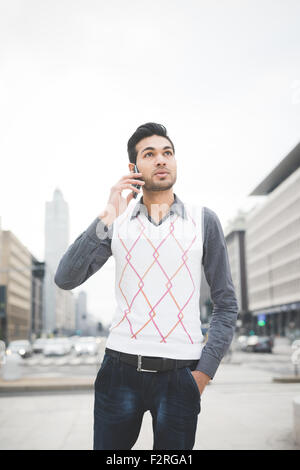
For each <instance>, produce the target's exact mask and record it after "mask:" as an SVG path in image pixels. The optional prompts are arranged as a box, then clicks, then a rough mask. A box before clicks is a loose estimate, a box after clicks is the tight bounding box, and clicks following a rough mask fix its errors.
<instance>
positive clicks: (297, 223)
mask: <svg viewBox="0 0 300 470" xmlns="http://www.w3.org/2000/svg"><path fill="white" fill-rule="evenodd" d="M250 196H265V200H264V201H263V202H262V203H260V204H259V205H258V206H257V207H255V208H254V209H252V210H251V211H250V212H249V214H248V215H247V217H246V260H247V284H248V302H249V304H248V306H249V310H250V311H251V314H252V329H253V330H254V331H255V332H258V333H261V334H274V335H284V336H289V337H291V338H293V337H300V144H298V145H297V146H296V147H295V148H294V149H293V150H291V152H289V154H288V155H287V156H286V157H285V158H284V159H283V160H282V161H281V162H280V163H279V164H278V165H277V166H276V167H275V168H274V169H273V170H272V171H271V172H270V173H269V174H268V175H267V176H266V177H265V178H264V179H263V180H262V181H261V182H260V183H259V184H258V186H257V187H256V188H255V189H254V190H253V191H252V192H251V194H250Z"/></svg>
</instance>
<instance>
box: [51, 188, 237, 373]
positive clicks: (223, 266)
mask: <svg viewBox="0 0 300 470" xmlns="http://www.w3.org/2000/svg"><path fill="white" fill-rule="evenodd" d="M140 212H144V214H145V215H146V216H147V217H148V219H149V221H150V222H151V223H153V224H154V225H160V224H162V223H163V222H164V220H166V218H167V217H169V216H170V214H172V213H177V214H178V215H180V216H181V217H183V218H186V217H187V214H186V210H185V206H184V203H183V202H182V201H181V200H180V199H179V197H178V196H177V195H176V194H175V193H174V201H173V203H172V204H171V206H170V209H169V211H168V213H167V214H166V215H165V216H164V217H163V218H162V219H161V220H160V221H159V224H156V223H155V222H154V221H153V220H152V218H151V216H150V215H149V214H148V211H147V207H146V206H145V204H144V203H143V198H142V197H141V198H140V200H139V201H137V203H136V205H135V207H134V209H133V212H132V215H131V219H130V220H132V219H133V218H134V217H136V216H137V215H138V214H139V213H140ZM202 217H203V223H202V240H203V255H202V265H203V268H204V273H205V278H206V280H207V282H208V284H209V286H210V294H211V300H212V303H213V312H212V316H211V320H210V326H209V333H208V340H207V342H206V344H205V346H204V348H203V350H202V353H201V357H200V359H199V362H198V364H197V367H196V370H200V371H202V372H204V373H205V374H207V375H208V376H210V377H211V378H213V377H214V375H215V373H216V370H217V368H218V366H219V364H220V362H221V360H222V358H223V357H224V355H225V353H226V351H227V349H228V348H229V346H230V343H231V341H232V339H233V334H234V331H235V325H236V320H237V314H238V303H237V298H236V294H235V289H234V286H233V282H232V277H231V270H230V264H229V258H228V252H227V246H226V241H225V238H224V234H223V230H222V226H221V223H220V220H219V218H218V216H217V214H216V213H215V212H214V211H213V210H211V209H209V208H208V207H205V206H204V207H203V211H202ZM99 227H100V229H101V232H102V234H103V233H104V232H106V233H107V236H106V237H105V238H103V237H101V238H99V234H97V230H98V229H99ZM112 228H113V224H112V225H111V226H110V227H107V226H106V225H105V224H104V223H103V222H102V220H101V219H100V218H99V217H96V219H95V220H94V221H93V222H92V223H91V225H90V226H89V227H88V228H87V229H86V230H85V231H84V232H82V233H81V234H80V235H79V236H78V237H77V238H76V240H75V241H74V242H73V243H72V245H70V247H69V248H68V250H67V251H66V253H65V254H64V255H63V257H62V259H61V260H60V263H59V265H58V268H57V271H56V274H55V278H54V281H55V283H56V284H57V285H58V287H60V288H61V289H66V290H71V289H74V288H75V287H78V286H79V285H81V284H83V283H84V282H85V281H86V280H87V279H88V278H89V277H90V276H92V275H93V274H94V273H96V272H97V271H98V270H99V269H100V268H101V267H102V266H103V265H104V264H105V262H106V261H107V260H108V258H109V257H110V256H111V255H112V250H111V236H110V234H111V233H112Z"/></svg>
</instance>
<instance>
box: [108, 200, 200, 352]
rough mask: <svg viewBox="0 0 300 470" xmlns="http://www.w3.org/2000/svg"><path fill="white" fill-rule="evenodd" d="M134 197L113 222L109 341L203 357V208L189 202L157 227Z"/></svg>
mask: <svg viewBox="0 0 300 470" xmlns="http://www.w3.org/2000/svg"><path fill="white" fill-rule="evenodd" d="M135 204H136V200H132V201H131V203H130V204H129V205H128V207H127V209H126V210H125V212H124V213H123V214H121V215H120V216H119V217H117V218H116V219H115V221H114V224H113V234H112V239H111V249H112V255H113V257H114V258H115V297H116V303H117V305H116V309H115V312H114V316H113V320H112V324H111V326H110V328H109V336H108V339H107V342H106V346H107V347H108V348H111V349H115V350H117V351H122V352H126V353H129V354H140V355H143V356H159V357H168V358H173V359H199V358H200V356H201V351H202V347H203V335H202V331H201V321H200V303H199V302H200V283H201V263H202V252H203V240H202V223H203V222H202V207H199V206H194V205H189V204H184V207H185V211H186V214H187V219H184V218H183V217H181V216H180V215H179V214H177V213H174V214H170V215H169V216H168V217H167V218H166V219H165V220H164V221H163V222H162V223H161V224H160V225H158V226H156V225H154V224H153V223H152V222H150V221H149V219H148V218H147V216H146V215H145V214H144V213H142V212H140V213H139V215H137V217H135V218H133V219H132V220H130V217H131V214H132V211H133V208H134V206H135Z"/></svg>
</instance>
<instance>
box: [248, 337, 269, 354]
mask: <svg viewBox="0 0 300 470" xmlns="http://www.w3.org/2000/svg"><path fill="white" fill-rule="evenodd" d="M273 345H274V342H273V338H272V337H271V336H255V335H253V336H249V338H248V340H247V345H246V351H251V352H268V353H271V352H272V350H273Z"/></svg>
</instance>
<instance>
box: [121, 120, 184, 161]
mask: <svg viewBox="0 0 300 470" xmlns="http://www.w3.org/2000/svg"><path fill="white" fill-rule="evenodd" d="M152 135H160V136H162V137H166V138H167V139H168V141H169V142H170V144H171V145H172V147H173V152H174V153H175V148H174V144H173V142H172V141H171V139H170V137H168V135H167V129H166V128H165V126H163V125H162V124H156V123H155V122H147V123H146V124H142V125H141V126H139V127H138V128H137V130H136V131H135V132H134V134H132V136H131V137H130V139H129V140H128V144H127V152H128V157H129V161H130V163H134V164H136V157H137V150H136V147H135V146H136V144H138V143H139V141H140V140H142V139H144V138H145V137H151V136H152Z"/></svg>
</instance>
